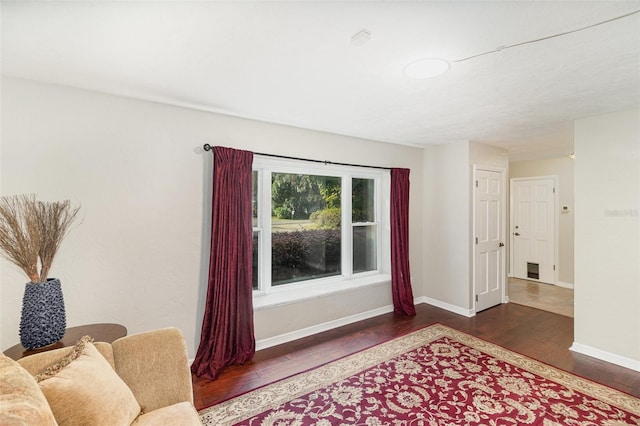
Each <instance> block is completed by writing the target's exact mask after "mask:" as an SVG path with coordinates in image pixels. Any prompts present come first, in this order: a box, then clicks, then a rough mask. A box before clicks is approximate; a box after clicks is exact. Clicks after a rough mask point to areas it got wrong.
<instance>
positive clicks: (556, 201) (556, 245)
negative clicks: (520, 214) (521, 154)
mask: <svg viewBox="0 0 640 426" xmlns="http://www.w3.org/2000/svg"><path fill="white" fill-rule="evenodd" d="M543 179H553V188H554V191H553V210H554V211H553V264H554V266H555V268H554V270H553V282H552V283H547V284H553V285H558V272H559V271H560V265H559V263H558V262H559V259H560V250H559V249H560V242H559V229H560V211H559V209H558V206H559V205H560V180H559V178H558V175H545V176H526V177H518V178H511V179H509V229H510V231H509V273H508V276H509V277H513V259H514V255H513V249H514V244H513V232H511V226H512V224H513V212H514V207H513V182H515V181H525V180H543ZM534 281H536V282H544V281H540V280H534Z"/></svg>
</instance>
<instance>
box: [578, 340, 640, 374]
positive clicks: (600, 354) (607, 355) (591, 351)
mask: <svg viewBox="0 0 640 426" xmlns="http://www.w3.org/2000/svg"><path fill="white" fill-rule="evenodd" d="M569 350H571V351H573V352H578V353H580V354H583V355H588V356H590V357H593V358H597V359H600V360H602V361H606V362H610V363H612V364H616V365H620V366H622V367H625V368H629V369H631V370H635V371H640V360H636V359H631V358H627V357H624V356H620V355H616V354H612V353H611V352H607V351H603V350H601V349H596V348H593V347H591V346H587V345H583V344H582V343H576V342H573V344H572V345H571V347H570V348H569Z"/></svg>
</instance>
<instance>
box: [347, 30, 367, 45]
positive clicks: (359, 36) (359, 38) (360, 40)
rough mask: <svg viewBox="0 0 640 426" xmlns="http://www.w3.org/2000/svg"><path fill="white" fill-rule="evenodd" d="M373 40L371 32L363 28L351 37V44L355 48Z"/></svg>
mask: <svg viewBox="0 0 640 426" xmlns="http://www.w3.org/2000/svg"><path fill="white" fill-rule="evenodd" d="M369 40H371V31H369V30H367V29H365V28H363V29H361V30H360V31H358V32H357V33H355V34H354V35H352V36H351V44H352V45H353V46H358V47H359V46H362V45H363V44H365V43H366V42H368V41H369Z"/></svg>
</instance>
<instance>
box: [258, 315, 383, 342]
mask: <svg viewBox="0 0 640 426" xmlns="http://www.w3.org/2000/svg"><path fill="white" fill-rule="evenodd" d="M389 312H393V306H392V305H389V306H383V307H381V308H376V309H372V310H370V311H366V312H361V313H359V314H355V315H350V316H348V317H344V318H338V319H336V320H333V321H328V322H324V323H322V324H317V325H313V326H311V327H307V328H302V329H300V330H295V331H291V332H289V333H284V334H280V335H278V336H273V337H268V338H266V339H261V340H257V341H256V350H258V351H259V350H261V349H266V348H270V347H272V346H276V345H281V344H283V343H287V342H291V341H293V340H296V339H301V338H303V337H307V336H311V335H313V334H317V333H321V332H323V331H327V330H331V329H334V328H337V327H341V326H343V325H347V324H351V323H354V322H357V321H362V320H365V319H369V318H373V317H376V316H378V315H382V314H387V313H389Z"/></svg>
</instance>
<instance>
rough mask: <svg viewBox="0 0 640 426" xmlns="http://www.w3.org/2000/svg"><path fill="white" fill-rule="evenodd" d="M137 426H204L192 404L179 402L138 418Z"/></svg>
mask: <svg viewBox="0 0 640 426" xmlns="http://www.w3.org/2000/svg"><path fill="white" fill-rule="evenodd" d="M134 425H135V426H167V425H180V426H190V425H194V426H195V425H202V422H201V421H200V416H198V412H197V411H196V409H195V408H194V406H193V404H191V403H190V402H179V403H178V404H173V405H170V406H168V407H163V408H158V409H157V410H154V411H152V412H150V413H145V414H143V415H141V416H140V417H138V419H137V420H136V422H135V423H134Z"/></svg>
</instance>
